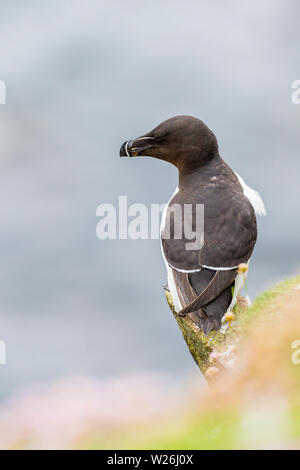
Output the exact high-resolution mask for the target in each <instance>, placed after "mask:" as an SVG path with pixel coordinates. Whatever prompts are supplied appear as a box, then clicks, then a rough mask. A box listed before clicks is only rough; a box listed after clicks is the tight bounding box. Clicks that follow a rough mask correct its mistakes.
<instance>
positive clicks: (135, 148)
mask: <svg viewBox="0 0 300 470" xmlns="http://www.w3.org/2000/svg"><path fill="white" fill-rule="evenodd" d="M154 141H155V138H154V137H149V136H145V137H139V138H138V139H136V140H127V141H126V142H124V144H123V145H122V147H121V148H120V157H137V156H138V155H141V154H142V152H144V151H146V150H148V149H150V148H151V147H153V144H154ZM144 155H145V154H144Z"/></svg>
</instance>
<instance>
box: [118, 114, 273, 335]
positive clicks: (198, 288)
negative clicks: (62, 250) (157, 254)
mask: <svg viewBox="0 0 300 470" xmlns="http://www.w3.org/2000/svg"><path fill="white" fill-rule="evenodd" d="M120 156H121V157H142V156H147V157H153V158H156V159H159V160H163V161H166V162H169V163H171V164H172V165H175V167H177V169H178V186H177V188H176V190H175V192H174V194H173V195H172V197H171V199H170V200H169V202H168V204H167V205H166V207H165V210H164V213H163V216H162V222H161V229H160V241H161V249H162V256H163V259H164V262H165V264H166V268H167V277H168V289H169V291H170V293H171V296H172V299H173V304H174V308H175V311H176V314H178V315H179V316H189V318H190V319H191V320H192V322H193V323H194V324H195V325H196V326H197V327H198V328H199V329H200V330H201V331H203V333H204V334H205V335H206V336H208V335H209V334H210V333H211V332H212V331H213V330H215V331H218V330H219V329H220V328H221V327H222V319H224V316H225V314H226V313H227V312H230V311H232V309H233V307H234V305H235V304H236V302H237V296H238V294H239V292H240V290H241V288H242V287H243V285H244V282H245V279H246V275H247V272H246V271H247V270H248V264H249V261H250V258H251V255H252V252H253V249H254V246H255V243H256V241H257V220H256V215H261V216H262V215H266V209H265V205H264V202H263V200H262V198H261V197H260V195H259V193H258V192H257V191H255V190H254V189H251V188H250V187H249V186H248V185H247V184H246V183H245V181H244V180H243V178H241V177H240V176H239V175H238V174H237V173H235V172H234V171H233V170H232V169H231V168H230V166H229V165H228V164H227V163H226V162H225V161H224V160H223V159H222V157H221V155H220V153H219V146H218V141H217V138H216V136H215V134H214V133H213V132H212V131H211V130H210V129H209V128H208V127H207V126H206V124H205V123H204V122H203V121H201V120H200V119H198V118H196V117H193V116H187V115H179V116H175V117H172V118H169V119H167V120H165V121H163V122H162V123H161V124H159V125H158V126H156V127H155V128H154V129H152V130H151V131H150V132H147V133H146V134H144V135H142V136H140V137H138V138H136V139H131V140H127V141H126V142H124V144H123V145H122V146H121V148H120ZM186 207H190V208H191V209H190V213H189V214H188V213H187V214H186V213H185V208H186ZM197 207H203V217H202V218H203V223H204V224H202V232H203V233H201V234H199V233H197V224H196V222H197ZM175 209H177V210H178V209H180V210H181V215H182V217H181V220H180V218H178V217H176V211H175ZM195 220H196V222H195ZM199 220H200V218H199ZM185 225H189V227H190V229H189V231H188V230H187V233H186V232H185V230H184V228H185V227H184V226H185ZM178 229H180V230H181V236H179V235H178V234H180V230H179V231H178ZM198 231H200V230H199V229H198ZM191 234H194V236H195V241H196V238H197V235H198V236H199V235H200V236H199V237H198V238H199V240H202V242H201V243H200V242H199V243H198V245H197V244H196V245H197V246H192V243H191V238H190V237H191ZM199 240H198V241H199ZM241 266H244V269H240V267H241Z"/></svg>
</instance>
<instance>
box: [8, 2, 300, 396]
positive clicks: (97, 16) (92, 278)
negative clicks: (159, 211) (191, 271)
mask: <svg viewBox="0 0 300 470" xmlns="http://www.w3.org/2000/svg"><path fill="white" fill-rule="evenodd" d="M299 13H300V7H299V2H297V1H296V0H294V1H293V0H289V1H283V0H266V1H264V2H261V1H258V0H254V1H251V2H250V1H233V0H229V1H227V2H221V1H218V0H215V1H213V2H211V1H207V0H206V1H198V0H194V1H193V0H188V1H186V2H182V1H177V0H172V1H171V0H170V1H169V0H165V1H164V2H161V1H158V0H153V1H151V2H139V1H137V0H126V1H118V0H113V1H111V2H107V1H106V2H105V1H99V0H86V1H85V2H82V1H79V0H72V1H67V0H64V1H63V2H62V1H58V0H53V1H51V2H38V1H29V0H28V1H27V2H23V3H21V2H19V1H14V0H11V1H10V2H6V4H5V5H2V7H1V18H0V25H1V27H0V41H1V46H2V48H1V49H2V50H1V61H0V65H1V67H0V71H1V72H0V79H1V80H4V81H5V83H6V87H7V104H6V105H1V106H0V136H1V137H0V165H1V166H0V198H1V231H0V247H1V270H0V281H1V282H0V339H1V340H4V341H5V342H6V347H7V365H6V366H0V397H1V398H2V399H3V398H5V397H6V396H8V395H9V394H10V393H11V392H13V391H15V390H18V389H19V388H20V387H23V386H27V385H29V384H32V383H35V382H47V381H52V380H54V379H57V378H59V377H65V376H68V375H91V376H95V377H97V378H98V379H101V380H106V379H107V380H110V378H111V377H113V376H120V375H124V374H125V375H126V374H135V373H137V372H139V371H145V372H146V373H147V371H148V372H149V373H150V372H154V373H159V374H162V376H163V377H164V378H168V380H171V381H172V380H176V381H179V382H180V381H182V380H185V378H186V377H187V376H190V375H191V374H192V375H193V374H195V375H197V376H198V371H197V370H196V367H195V366H194V365H193V362H192V360H191V358H190V355H189V352H188V350H187V348H186V345H185V344H184V342H183V340H182V338H181V334H180V332H179V331H178V327H177V325H176V322H175V321H174V319H173V318H172V315H171V313H170V311H169V308H168V306H167V303H166V300H165V298H164V294H163V291H162V284H163V283H164V282H165V279H166V275H165V267H164V264H163V261H162V258H161V252H160V246H159V241H158V240H152V241H151V240H138V241H132V240H111V241H107V240H106V241H100V240H98V239H97V238H96V232H95V230H96V224H97V221H98V219H97V218H96V208H97V206H98V205H99V204H100V203H103V202H108V203H112V204H116V205H117V203H118V196H119V195H127V196H128V203H129V204H131V203H134V202H141V203H145V204H151V203H163V202H167V201H168V200H169V198H170V196H171V194H173V191H174V188H175V187H176V184H177V171H176V169H175V168H172V167H171V166H170V165H168V164H166V163H164V162H160V161H156V160H154V159H146V158H145V159H134V160H127V159H122V160H120V159H119V148H120V145H121V144H122V143H123V142H124V141H125V140H127V139H128V138H132V137H136V136H138V135H141V134H143V133H145V132H146V131H149V130H150V129H151V128H153V127H154V126H155V125H157V124H158V123H160V122H161V121H163V120H164V119H166V118H168V117H171V116H173V115H177V114H190V115H193V116H196V117H198V118H200V119H202V120H203V121H204V122H205V123H206V124H207V125H208V126H209V127H210V128H211V129H212V130H213V131H214V132H215V134H216V136H217V138H218V140H219V147H220V153H221V155H222V157H223V158H224V159H225V160H226V161H227V162H228V163H229V164H230V165H231V167H232V168H233V169H234V170H235V171H237V172H238V173H239V174H240V175H241V176H242V177H243V178H244V179H245V180H246V182H247V183H248V184H249V185H250V186H252V187H254V188H255V189H257V190H258V191H259V192H260V194H261V195H262V197H263V199H264V201H265V204H266V207H267V210H268V217H265V218H263V219H261V220H260V221H259V239H258V243H257V246H256V250H255V254H254V256H253V258H252V263H251V270H250V274H249V278H248V279H249V281H248V287H249V291H250V295H251V296H252V297H255V295H257V294H258V293H260V292H262V291H263V290H264V289H266V288H267V287H269V286H270V285H271V284H273V283H274V282H275V281H278V280H280V279H282V278H284V277H286V276H288V275H292V274H295V273H296V272H298V271H299V268H300V258H299V251H298V241H299V240H298V238H299V227H300V223H299V217H298V205H299V170H300V161H299V122H300V105H299V106H296V105H293V104H292V102H291V94H292V90H291V83H292V81H293V80H296V79H297V78H298V79H299ZM145 266H146V269H145Z"/></svg>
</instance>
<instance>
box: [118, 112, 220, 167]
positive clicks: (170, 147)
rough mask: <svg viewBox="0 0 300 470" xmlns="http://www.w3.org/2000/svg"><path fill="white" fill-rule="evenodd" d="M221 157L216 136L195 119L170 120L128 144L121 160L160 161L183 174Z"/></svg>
mask: <svg viewBox="0 0 300 470" xmlns="http://www.w3.org/2000/svg"><path fill="white" fill-rule="evenodd" d="M217 153H218V142H217V139H216V137H215V135H214V133H213V132H212V131H211V130H210V129H209V128H208V127H207V126H206V125H205V124H204V123H203V122H202V121H200V119H197V118H194V117H192V116H175V117H173V118H170V119H167V120H166V121H164V122H162V123H161V124H159V125H158V126H157V127H155V128H154V129H153V130H152V131H150V132H148V133H147V134H144V135H143V136H141V137H138V138H137V139H134V140H128V141H126V142H124V144H123V145H122V147H121V149H120V156H121V157H126V156H127V157H137V156H148V157H154V158H159V159H160V160H165V161H167V162H169V163H172V164H173V165H175V166H177V168H178V169H179V170H182V171H184V170H187V171H189V170H192V169H193V168H198V167H201V166H202V165H204V164H205V163H206V162H207V161H209V160H210V159H211V158H213V157H214V156H215V155H216V154H217Z"/></svg>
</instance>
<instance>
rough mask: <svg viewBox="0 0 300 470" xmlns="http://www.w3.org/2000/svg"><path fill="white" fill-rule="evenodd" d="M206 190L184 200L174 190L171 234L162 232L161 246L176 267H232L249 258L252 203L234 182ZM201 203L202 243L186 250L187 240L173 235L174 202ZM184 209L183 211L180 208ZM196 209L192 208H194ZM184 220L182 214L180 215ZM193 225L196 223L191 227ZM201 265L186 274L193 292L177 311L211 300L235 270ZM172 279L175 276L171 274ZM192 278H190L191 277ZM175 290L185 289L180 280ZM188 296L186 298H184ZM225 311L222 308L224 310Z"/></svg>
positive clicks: (253, 237)
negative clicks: (202, 211)
mask: <svg viewBox="0 0 300 470" xmlns="http://www.w3.org/2000/svg"><path fill="white" fill-rule="evenodd" d="M213 189H214V190H213V191H212V190H211V191H210V188H208V190H206V192H205V194H204V197H203V198H202V199H201V197H200V196H198V201H195V200H192V201H190V200H188V201H187V200H186V195H185V194H180V193H178V194H176V195H175V196H174V197H173V199H172V201H171V202H170V204H169V207H168V211H170V214H169V215H168V213H167V219H168V220H170V231H169V233H170V235H171V236H170V237H169V238H167V239H166V238H164V232H163V233H162V249H163V252H164V256H165V259H166V262H167V263H168V264H169V265H170V266H172V267H173V268H175V269H174V270H173V272H174V273H175V271H176V270H177V269H179V270H186V271H191V270H195V269H199V268H201V266H208V267H210V268H214V267H215V268H218V267H223V268H224V267H234V266H238V265H239V264H240V263H245V262H248V260H249V258H250V256H251V254H252V251H253V248H254V245H255V242H256V237H257V226H256V217H255V213H254V210H253V207H252V205H251V203H250V201H249V200H248V198H246V197H245V196H244V194H243V192H242V191H241V189H240V188H239V186H237V188H236V190H233V191H232V188H231V191H230V192H229V191H226V190H223V191H222V192H221V191H218V188H217V190H216V188H213ZM186 203H191V204H192V205H193V209H194V206H195V204H197V203H198V204H201V203H202V204H204V245H203V246H202V248H201V249H200V250H188V249H187V248H186V247H187V243H188V242H190V240H187V239H186V238H185V237H184V236H183V238H182V239H176V238H175V237H174V233H175V228H174V225H175V224H176V220H175V219H174V214H173V213H172V206H173V205H174V204H179V205H182V206H183V205H184V204H186ZM182 212H183V213H184V211H182ZM194 213H195V212H194ZM183 222H184V217H183ZM194 228H195V227H194ZM207 271H208V269H203V270H202V271H200V272H197V273H193V274H190V275H189V279H190V278H191V277H192V278H193V282H192V284H193V290H194V293H195V295H196V298H195V296H189V297H188V298H187V296H186V298H185V301H184V302H182V305H183V309H182V311H181V312H180V313H182V314H187V313H190V312H194V311H196V310H198V309H200V308H201V307H204V306H205V305H207V304H209V303H210V302H212V301H213V300H214V299H215V298H217V297H218V296H219V295H220V294H222V292H224V291H225V289H226V288H228V287H229V286H230V285H232V283H233V281H234V279H235V277H236V275H237V271H236V268H235V269H232V270H228V271H226V270H216V271H214V270H213V269H210V270H209V271H210V272H207ZM174 279H175V283H176V279H178V276H176V275H174ZM190 281H191V279H190ZM176 288H177V291H178V292H180V290H182V289H184V286H183V284H182V281H181V280H180V279H178V282H177V283H176ZM187 300H189V301H187ZM224 313H225V312H224Z"/></svg>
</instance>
